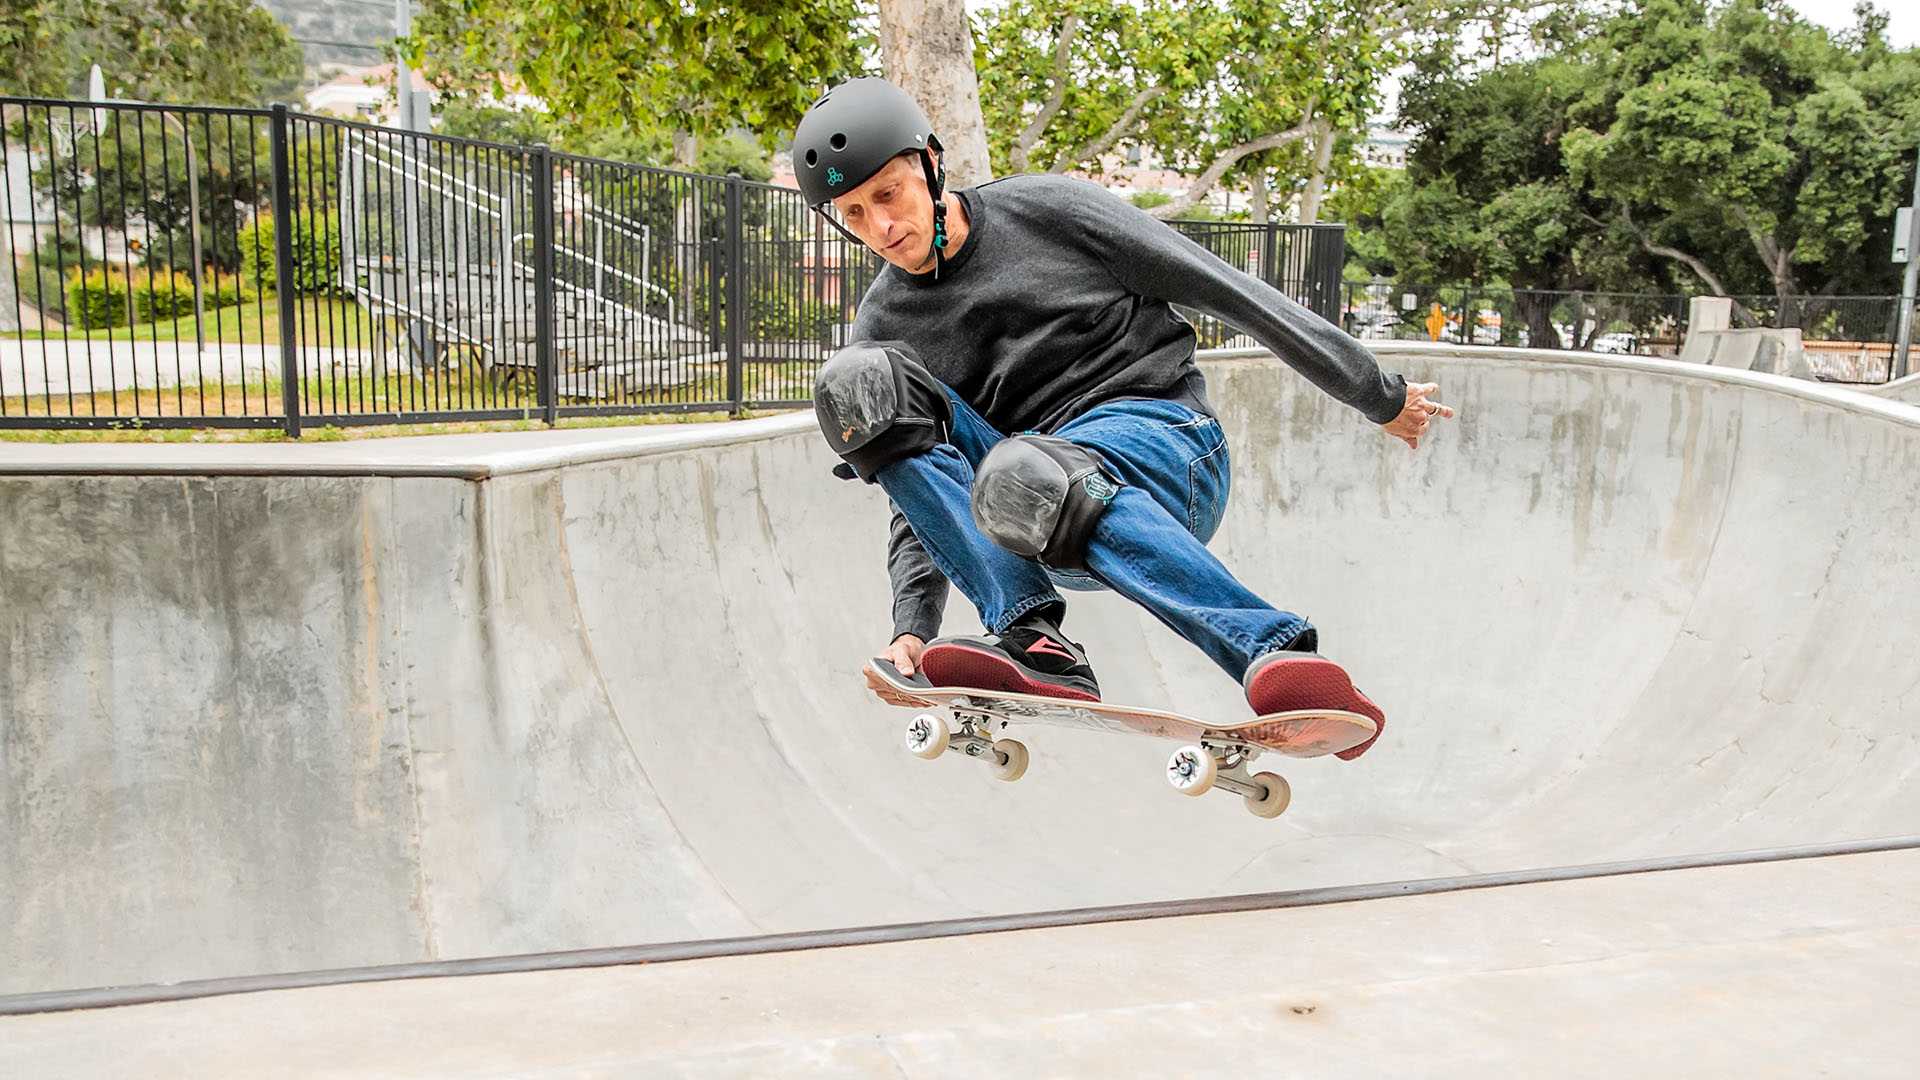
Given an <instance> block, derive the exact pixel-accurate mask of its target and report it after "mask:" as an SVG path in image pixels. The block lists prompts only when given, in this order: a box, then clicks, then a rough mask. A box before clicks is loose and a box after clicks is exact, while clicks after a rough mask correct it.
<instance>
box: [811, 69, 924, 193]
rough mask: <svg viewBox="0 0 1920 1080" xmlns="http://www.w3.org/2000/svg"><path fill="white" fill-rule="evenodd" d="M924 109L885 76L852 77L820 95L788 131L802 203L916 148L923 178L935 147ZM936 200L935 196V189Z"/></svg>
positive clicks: (839, 189)
mask: <svg viewBox="0 0 1920 1080" xmlns="http://www.w3.org/2000/svg"><path fill="white" fill-rule="evenodd" d="M940 148H941V147H940V140H938V139H936V138H934V136H933V125H932V124H931V123H930V122H928V120H927V114H926V113H924V112H922V111H921V109H920V106H919V105H917V104H915V103H914V100H913V98H911V97H909V96H907V92H906V91H905V90H902V89H900V88H899V87H897V86H895V85H893V84H892V83H890V82H888V81H886V80H885V79H854V80H853V81H851V82H845V83H841V84H840V85H839V86H836V87H834V88H833V89H831V90H828V91H827V92H826V93H824V94H822V95H820V99H819V100H818V101H815V102H814V103H813V105H812V107H811V108H809V109H807V114H806V115H805V116H803V117H801V118H800V127H799V129H798V130H796V131H795V132H794V133H793V172H794V175H795V177H796V178H798V180H799V181H800V190H801V192H802V193H803V194H805V195H806V198H807V205H809V206H820V205H821V204H823V203H827V202H831V201H832V200H833V197H834V196H836V195H844V194H846V193H847V192H849V191H852V190H853V189H854V188H857V187H859V186H860V185H861V184H864V183H866V182H867V180H868V179H870V178H871V177H872V176H873V174H874V173H877V172H879V171H880V170H881V168H883V167H884V166H885V165H886V164H887V162H889V161H892V160H893V159H894V157H896V156H897V155H899V154H901V153H903V152H905V151H908V150H918V151H921V159H922V161H923V162H924V163H925V165H926V168H927V173H928V179H929V180H932V179H933V173H934V170H933V163H932V160H931V155H928V154H927V153H926V151H928V150H939V149H940ZM933 197H934V198H935V199H939V198H940V192H939V190H938V189H936V190H935V191H934V193H933Z"/></svg>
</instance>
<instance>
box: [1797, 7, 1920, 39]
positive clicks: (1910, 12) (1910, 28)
mask: <svg viewBox="0 0 1920 1080" xmlns="http://www.w3.org/2000/svg"><path fill="white" fill-rule="evenodd" d="M1787 6H1789V7H1791V8H1793V10H1795V11H1797V12H1799V13H1800V14H1801V16H1802V17H1803V18H1805V19H1806V20H1807V21H1809V22H1816V23H1819V24H1820V25H1821V26H1824V27H1826V28H1827V29H1829V30H1845V29H1846V28H1848V27H1850V26H1852V25H1853V0H1787ZM1874 6H1875V7H1877V8H1879V9H1880V10H1881V11H1889V12H1892V13H1893V17H1892V19H1891V20H1890V21H1889V22H1888V23H1887V40H1889V41H1891V42H1893V45H1894V47H1895V48H1900V49H1904V48H1911V47H1912V46H1914V45H1920V4H1915V3H1914V2H1913V0H1875V2H1874Z"/></svg>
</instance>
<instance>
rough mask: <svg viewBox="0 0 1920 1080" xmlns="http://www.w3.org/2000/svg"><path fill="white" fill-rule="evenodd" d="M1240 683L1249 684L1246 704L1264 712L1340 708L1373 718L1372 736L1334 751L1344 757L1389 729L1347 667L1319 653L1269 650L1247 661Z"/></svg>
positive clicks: (1361, 750)
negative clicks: (1356, 685) (1354, 682)
mask: <svg viewBox="0 0 1920 1080" xmlns="http://www.w3.org/2000/svg"><path fill="white" fill-rule="evenodd" d="M1241 685H1243V686H1244V687H1246V691H1247V704H1248V705H1251V706H1253V711H1254V712H1256V713H1259V714H1261V715H1265V714H1267V713H1277V712H1293V711H1295V710H1299V709H1340V710H1342V711H1344V712H1351V713H1359V714H1360V715H1361V716H1365V717H1367V718H1369V719H1371V720H1372V721H1373V722H1374V724H1375V729H1374V733H1373V737H1372V738H1370V739H1368V740H1367V741H1366V742H1363V743H1361V744H1360V745H1359V746H1356V747H1354V748H1352V749H1350V750H1342V751H1340V752H1339V753H1338V754H1336V755H1334V756H1335V757H1338V758H1339V759H1340V760H1342V761H1352V760H1353V759H1354V758H1357V757H1359V756H1360V755H1361V754H1364V753H1366V752H1367V751H1368V750H1369V749H1371V748H1372V747H1373V744H1374V743H1376V742H1378V741H1380V733H1381V732H1382V731H1385V730H1386V729H1387V718H1386V714H1384V713H1382V712H1381V711H1380V706H1378V705H1375V704H1374V703H1373V702H1372V701H1371V700H1370V699H1368V697H1367V695H1365V694H1363V693H1361V692H1360V691H1359V690H1358V689H1357V688H1355V687H1354V685H1353V680H1352V679H1350V678H1348V677H1347V670H1346V669H1345V668H1343V667H1341V666H1340V665H1339V664H1336V663H1334V662H1333V661H1331V660H1329V659H1327V658H1326V657H1324V656H1321V655H1320V654H1319V653H1311V652H1286V651H1283V652H1271V653H1268V654H1266V655H1265V656H1262V657H1259V658H1258V659H1256V660H1254V662H1253V663H1252V664H1250V665H1248V667H1247V674H1246V676H1245V677H1244V678H1243V679H1242V681H1241Z"/></svg>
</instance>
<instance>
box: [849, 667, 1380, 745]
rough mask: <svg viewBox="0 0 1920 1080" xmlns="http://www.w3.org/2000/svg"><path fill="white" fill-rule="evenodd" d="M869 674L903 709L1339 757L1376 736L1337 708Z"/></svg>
mask: <svg viewBox="0 0 1920 1080" xmlns="http://www.w3.org/2000/svg"><path fill="white" fill-rule="evenodd" d="M866 676H867V687H868V688H869V689H871V690H872V691H873V693H874V696H876V697H878V698H879V699H880V700H882V701H884V702H886V703H887V704H889V705H898V706H900V707H902V708H908V709H929V708H947V709H957V710H959V711H970V712H975V713H979V714H981V715H983V716H985V717H988V718H991V719H993V720H996V721H1000V722H1002V723H1005V724H1045V725H1049V726H1053V727H1070V728H1080V729H1083V730H1088V731H1109V732H1115V733H1119V734H1131V735H1148V736H1152V737H1154V738H1161V739H1177V740H1179V741H1181V742H1218V743H1243V744H1246V745H1249V746H1253V747H1258V748H1259V749H1261V750H1269V751H1272V752H1274V753H1277V754H1283V755H1285V756H1287V757H1297V758H1311V757H1320V756H1322V755H1325V754H1337V753H1339V752H1340V751H1342V750H1347V749H1351V748H1353V747H1355V746H1359V745H1360V744H1361V743H1363V742H1366V741H1367V740H1368V739H1370V738H1372V737H1373V733H1374V723H1373V721H1372V720H1371V719H1369V718H1367V717H1365V716H1361V715H1360V714H1359V713H1351V712H1341V711H1337V710H1324V711H1297V712H1284V713H1271V714H1268V715H1266V716H1255V717H1250V718H1248V719H1246V720H1234V721H1226V722H1215V723H1207V722H1204V721H1201V720H1195V719H1193V718H1192V717H1187V716H1181V715H1180V714H1178V713H1171V712H1162V711H1160V710H1158V709H1143V708H1138V707H1135V706H1131V705H1113V704H1108V703H1106V702H1093V701H1067V700H1064V699H1061V698H1051V697H1040V696H1038V695H1035V694H1013V693H1003V692H1000V691H992V690H970V689H965V688H961V687H934V686H932V685H930V684H929V683H928V682H927V681H926V679H925V678H924V677H923V676H920V675H919V674H918V673H915V674H914V675H913V676H912V677H908V676H904V675H901V674H900V672H899V671H898V670H897V669H896V668H895V667H894V666H893V664H892V663H891V662H889V661H887V660H883V659H879V658H875V659H873V660H870V661H868V663H867V665H866Z"/></svg>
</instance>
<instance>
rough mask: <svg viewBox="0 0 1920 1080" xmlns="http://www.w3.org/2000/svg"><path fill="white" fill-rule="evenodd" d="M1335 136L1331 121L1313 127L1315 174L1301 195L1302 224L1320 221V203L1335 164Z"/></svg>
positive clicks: (1309, 177)
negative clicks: (1328, 175)
mask: <svg viewBox="0 0 1920 1080" xmlns="http://www.w3.org/2000/svg"><path fill="white" fill-rule="evenodd" d="M1335 138H1337V136H1336V135H1335V134H1334V130H1333V124H1332V122H1331V121H1327V120H1322V121H1320V122H1319V123H1317V124H1315V125H1314V126H1313V172H1312V173H1311V174H1309V175H1308V176H1307V189H1306V190H1305V191H1303V192H1301V194H1300V224H1302V225H1313V224H1317V223H1318V222H1319V220H1320V202H1321V200H1322V199H1323V198H1324V197H1325V196H1326V192H1327V169H1328V168H1329V167H1330V166H1331V165H1332V164H1333V143H1334V139H1335Z"/></svg>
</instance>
